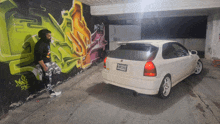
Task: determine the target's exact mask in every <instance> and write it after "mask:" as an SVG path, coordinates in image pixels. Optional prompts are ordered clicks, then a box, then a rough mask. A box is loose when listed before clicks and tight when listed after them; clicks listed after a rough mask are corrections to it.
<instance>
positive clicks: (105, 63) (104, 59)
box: [104, 57, 107, 68]
mask: <svg viewBox="0 0 220 124" xmlns="http://www.w3.org/2000/svg"><path fill="white" fill-rule="evenodd" d="M106 60H107V57H105V59H104V68H106Z"/></svg>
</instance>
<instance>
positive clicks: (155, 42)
mask: <svg viewBox="0 0 220 124" xmlns="http://www.w3.org/2000/svg"><path fill="white" fill-rule="evenodd" d="M170 42H177V41H174V40H136V41H120V42H118V44H127V43H129V44H130V43H131V44H132V43H140V44H152V45H154V46H161V45H163V44H165V43H170Z"/></svg>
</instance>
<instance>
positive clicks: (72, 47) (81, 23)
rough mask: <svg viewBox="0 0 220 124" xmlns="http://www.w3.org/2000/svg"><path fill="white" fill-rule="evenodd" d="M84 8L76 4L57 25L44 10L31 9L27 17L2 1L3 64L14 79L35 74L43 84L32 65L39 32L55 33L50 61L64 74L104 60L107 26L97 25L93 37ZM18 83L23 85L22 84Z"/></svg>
mask: <svg viewBox="0 0 220 124" xmlns="http://www.w3.org/2000/svg"><path fill="white" fill-rule="evenodd" d="M82 7H83V6H82V3H81V2H79V1H77V0H74V1H73V5H72V8H70V10H63V11H62V12H61V14H62V18H63V22H62V23H61V24H58V22H57V21H56V20H55V18H54V17H53V15H51V14H50V13H48V12H47V11H46V8H44V7H39V8H29V9H28V10H29V14H28V15H27V14H22V13H20V11H19V8H18V5H17V4H16V3H15V2H14V1H13V0H0V62H1V63H8V64H9V70H10V73H11V75H21V76H22V78H21V79H25V77H24V76H23V74H24V73H27V72H32V73H33V74H34V75H35V77H36V78H37V79H38V80H41V78H42V77H41V76H40V74H39V72H37V69H36V68H35V65H34V64H33V61H34V46H35V44H36V42H37V41H38V40H39V37H38V36H37V33H38V31H39V30H41V29H44V28H47V29H49V30H51V31H52V33H51V34H52V42H51V59H52V61H54V62H56V63H57V65H58V66H59V67H60V68H61V71H62V73H69V72H70V71H71V70H72V69H73V68H80V69H85V68H88V67H89V66H91V65H92V63H93V62H95V61H96V60H97V59H99V58H100V57H102V56H103V53H104V50H105V46H106V45H107V41H106V40H105V28H104V24H101V25H95V32H94V33H92V34H91V32H90V30H89V29H88V27H87V23H86V21H85V19H84V16H83V8H82ZM16 82H19V83H18V84H17V85H21V82H22V81H16ZM23 82H24V81H23ZM26 82H27V81H26V80H25V83H26ZM23 89H26V88H23Z"/></svg>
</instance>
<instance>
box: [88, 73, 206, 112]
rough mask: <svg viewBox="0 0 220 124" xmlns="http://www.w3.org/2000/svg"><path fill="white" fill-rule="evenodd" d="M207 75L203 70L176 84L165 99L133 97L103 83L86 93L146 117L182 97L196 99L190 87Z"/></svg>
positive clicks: (144, 96) (171, 104) (131, 92)
mask: <svg viewBox="0 0 220 124" xmlns="http://www.w3.org/2000/svg"><path fill="white" fill-rule="evenodd" d="M207 73H208V69H204V70H203V72H202V73H201V74H200V75H192V76H189V77H188V78H186V79H185V80H183V81H182V82H180V83H178V84H177V85H176V86H174V87H173V88H172V91H171V94H170V97H169V98H167V99H161V98H159V97H157V96H149V95H144V94H139V95H138V96H136V97H135V96H134V95H133V91H132V90H128V89H124V88H121V87H117V86H114V85H110V84H105V83H104V82H100V83H97V84H96V85H94V86H92V87H89V88H88V89H87V90H86V92H87V93H88V94H89V95H91V96H93V97H95V98H97V99H99V100H101V101H103V102H106V103H108V104H112V105H114V106H117V107H119V108H122V109H125V110H129V111H133V112H136V113H141V114H146V115H156V114H159V113H162V112H163V111H165V110H167V109H168V108H170V107H171V106H173V105H174V104H175V103H177V102H178V101H180V100H181V99H183V98H184V97H187V96H192V97H196V95H195V94H194V93H193V92H192V87H194V86H196V85H197V84H199V83H200V82H201V81H202V79H203V77H205V75H206V74H207Z"/></svg>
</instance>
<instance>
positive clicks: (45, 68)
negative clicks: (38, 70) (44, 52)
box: [38, 60, 48, 72]
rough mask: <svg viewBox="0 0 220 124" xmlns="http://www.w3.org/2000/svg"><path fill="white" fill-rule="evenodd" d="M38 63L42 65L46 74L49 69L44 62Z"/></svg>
mask: <svg viewBox="0 0 220 124" xmlns="http://www.w3.org/2000/svg"><path fill="white" fill-rule="evenodd" d="M38 63H39V64H40V65H41V67H42V68H43V69H44V72H46V71H47V70H48V67H47V66H46V65H45V63H44V61H43V60H41V61H38Z"/></svg>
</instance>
